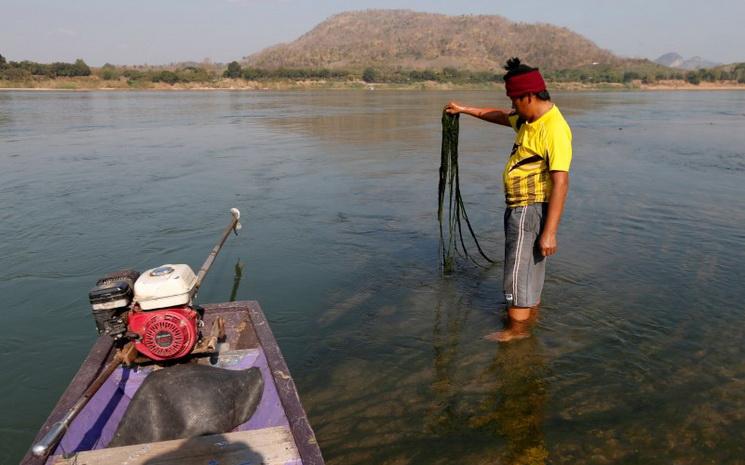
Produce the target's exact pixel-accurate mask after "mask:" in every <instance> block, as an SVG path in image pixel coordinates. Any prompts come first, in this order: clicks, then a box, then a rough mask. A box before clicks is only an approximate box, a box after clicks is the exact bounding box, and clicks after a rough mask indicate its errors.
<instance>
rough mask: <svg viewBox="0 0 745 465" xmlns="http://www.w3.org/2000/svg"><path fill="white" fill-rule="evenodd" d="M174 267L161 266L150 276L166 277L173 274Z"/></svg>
mask: <svg viewBox="0 0 745 465" xmlns="http://www.w3.org/2000/svg"><path fill="white" fill-rule="evenodd" d="M173 271H174V270H173V267H170V266H159V267H158V268H155V269H154V270H153V271H151V272H150V276H165V275H168V274H171V273H173Z"/></svg>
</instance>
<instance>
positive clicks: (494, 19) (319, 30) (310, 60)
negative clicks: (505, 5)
mask: <svg viewBox="0 0 745 465" xmlns="http://www.w3.org/2000/svg"><path fill="white" fill-rule="evenodd" d="M513 56H519V57H520V58H522V59H523V61H524V62H525V63H528V64H530V65H533V66H539V67H540V68H541V69H542V70H546V71H550V70H557V69H567V68H576V67H581V66H585V65H592V64H606V65H617V64H620V63H622V62H623V61H624V60H622V59H620V58H618V57H616V56H615V55H613V54H612V53H611V52H609V51H607V50H603V49H601V48H599V47H598V46H597V45H595V44H594V43H593V42H592V41H590V40H588V39H587V38H585V37H583V36H581V35H579V34H577V33H575V32H572V31H570V30H569V29H567V28H562V27H557V26H553V25H550V24H528V23H516V22H513V21H510V20H508V19H506V18H504V17H502V16H496V15H489V16H486V15H478V16H471V15H469V16H446V15H442V14H433V13H417V12H413V11H408V10H366V11H352V12H347V13H341V14H338V15H335V16H332V17H330V18H328V19H327V20H325V21H323V22H322V23H320V24H319V25H317V26H316V27H315V28H313V29H312V30H311V31H309V32H307V33H306V34H304V35H303V36H301V37H300V38H298V39H297V40H295V41H294V42H291V43H288V44H279V45H275V46H273V47H270V48H268V49H265V50H262V51H261V52H259V53H256V54H253V55H250V56H248V57H245V58H244V63H245V64H247V65H250V66H254V67H257V68H266V69H276V68H281V67H285V68H321V67H323V68H331V69H341V68H344V69H362V68H364V67H368V66H371V67H377V68H389V69H390V68H402V69H428V68H431V69H442V68H445V67H454V68H458V69H468V70H474V71H479V70H484V71H486V70H490V71H494V70H497V69H501V66H502V65H503V64H504V62H505V61H506V60H507V59H508V58H510V57H513Z"/></svg>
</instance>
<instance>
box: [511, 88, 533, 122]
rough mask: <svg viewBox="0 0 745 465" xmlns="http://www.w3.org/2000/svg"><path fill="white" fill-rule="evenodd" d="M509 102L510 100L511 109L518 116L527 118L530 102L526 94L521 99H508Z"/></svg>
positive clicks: (529, 96) (530, 99) (528, 95)
mask: <svg viewBox="0 0 745 465" xmlns="http://www.w3.org/2000/svg"><path fill="white" fill-rule="evenodd" d="M510 100H512V109H513V110H515V111H516V112H517V114H518V115H520V116H522V117H523V118H527V115H528V107H529V106H530V102H531V101H532V98H531V95H530V94H527V95H523V96H521V97H510Z"/></svg>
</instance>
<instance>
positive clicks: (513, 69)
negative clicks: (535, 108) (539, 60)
mask: <svg viewBox="0 0 745 465" xmlns="http://www.w3.org/2000/svg"><path fill="white" fill-rule="evenodd" d="M504 69H505V71H507V73H505V75H504V80H505V81H506V80H508V79H509V78H511V77H513V76H519V75H521V74H525V73H529V72H530V71H537V70H538V68H533V67H530V66H528V65H526V64H524V63H521V62H520V59H519V58H518V57H512V58H510V59H509V60H507V63H506V64H505V65H504ZM535 96H536V97H538V99H539V100H551V95H549V93H548V91H547V90H543V91H541V92H538V93H537V94H535Z"/></svg>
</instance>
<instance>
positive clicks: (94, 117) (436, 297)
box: [0, 91, 745, 465]
mask: <svg viewBox="0 0 745 465" xmlns="http://www.w3.org/2000/svg"><path fill="white" fill-rule="evenodd" d="M554 97H555V100H556V102H557V103H558V105H559V106H560V107H561V109H562V112H563V113H564V115H565V116H566V117H567V118H568V120H569V122H570V124H572V128H573V132H574V140H575V159H574V164H573V171H572V189H571V193H570V196H569V199H568V203H567V209H566V214H565V217H564V218H563V220H562V228H561V231H560V235H559V247H560V252H559V254H558V255H557V256H556V257H552V259H551V261H550V262H549V264H548V267H549V271H548V276H547V280H546V286H545V292H544V296H543V304H544V312H543V315H542V319H541V321H540V322H539V324H538V326H537V328H536V329H535V331H534V338H532V339H528V340H525V341H519V342H515V343H512V344H509V345H494V344H493V343H489V342H485V341H483V339H482V337H483V336H484V335H485V334H488V333H490V332H492V331H494V330H496V329H497V328H498V327H499V326H500V324H501V323H500V318H501V315H502V313H503V310H504V302H503V301H502V295H501V278H502V276H501V267H500V266H493V267H490V268H487V269H480V268H475V267H471V266H469V265H468V264H463V265H462V266H461V267H460V269H459V270H458V272H457V273H456V274H454V275H452V276H448V277H443V276H442V275H441V274H440V267H439V249H438V240H439V232H438V227H437V218H436V207H437V179H438V176H437V175H438V167H439V166H438V165H439V161H440V157H439V154H440V134H441V132H440V114H441V111H442V107H443V105H444V104H445V102H447V101H448V100H457V101H461V102H464V103H472V104H485V105H493V106H504V105H507V104H508V102H507V101H506V99H505V98H504V97H503V96H501V95H496V94H493V93H488V92H454V93H438V92H378V91H375V92H295V93H293V92H287V93H262V92H183V93H158V92H147V93H105V92H90V93H43V94H42V93H29V92H18V93H0V147H2V151H0V236H1V237H3V241H0V297H1V298H2V302H3V309H4V310H3V318H4V323H3V325H0V354H2V356H3V361H4V363H5V366H4V369H5V373H4V374H5V376H6V379H9V380H13V381H12V382H6V383H3V384H2V385H0V410H1V411H2V412H3V413H4V414H3V415H2V416H0V431H2V432H3V434H2V435H0V463H6V462H7V463H13V462H15V461H17V460H18V458H19V457H20V456H21V455H22V454H23V453H24V451H25V449H26V447H27V445H28V444H30V442H31V439H32V437H33V435H34V434H35V432H36V430H37V428H38V427H39V425H40V424H41V423H42V422H43V420H44V418H46V415H47V414H48V413H49V411H50V410H51V408H52V407H53V406H54V403H55V402H56V400H57V398H58V397H59V395H60V393H61V392H62V390H63V389H64V388H65V386H66V385H67V383H68V382H69V380H70V378H71V377H72V375H73V374H74V372H75V370H76V369H77V368H78V366H79V364H80V362H81V360H82V359H83V358H84V356H85V354H86V353H87V351H88V348H89V347H90V345H91V343H92V341H93V339H94V337H95V331H94V330H93V323H92V321H91V318H90V310H89V309H88V304H87V301H86V292H87V290H88V289H89V288H90V287H91V286H92V284H93V283H94V282H95V280H96V279H97V278H98V277H100V276H101V275H103V274H104V273H106V272H109V271H111V270H114V269H120V268H123V267H132V268H136V269H140V270H143V269H146V268H149V267H153V266H157V265H160V264H163V263H179V262H183V263H189V264H190V265H192V267H196V266H198V265H199V264H201V262H202V261H203V259H204V256H205V255H206V253H207V252H208V251H209V250H210V248H211V247H212V246H213V242H214V238H215V237H216V236H217V234H219V232H220V231H221V228H222V224H223V220H224V218H226V217H227V216H226V215H228V209H229V208H230V207H233V206H235V207H238V208H239V209H241V211H242V216H243V217H244V218H245V221H244V222H243V223H244V228H243V230H242V231H241V234H240V235H239V236H238V237H236V238H233V239H231V240H230V241H228V242H227V243H226V245H225V248H224V250H223V251H222V252H221V255H220V257H219V258H218V260H217V261H216V262H215V264H214V267H213V269H212V271H211V272H210V274H209V275H208V276H207V278H206V280H205V282H204V285H203V286H202V288H201V289H200V302H202V303H205V302H219V301H223V300H225V299H226V297H228V296H229V299H230V300H233V299H236V300H243V299H256V300H259V301H260V302H261V304H262V306H263V308H264V311H265V313H266V314H267V316H268V318H269V320H270V322H271V324H272V329H273V331H274V333H275V335H276V336H277V339H278V341H279V343H280V346H281V347H282V350H283V353H284V356H285V358H286V360H287V362H288V365H289V366H290V369H291V370H292V373H293V377H294V378H295V381H296V383H297V385H298V388H299V390H300V394H301V399H302V401H303V404H304V405H305V407H306V409H307V411H308V413H309V417H310V420H311V423H312V425H313V427H314V429H315V431H316V433H317V437H318V440H319V442H320V444H321V448H322V450H323V453H324V456H325V457H326V459H327V462H328V463H329V464H330V465H336V464H340V465H341V464H344V465H355V464H368V463H375V464H391V465H393V464H395V465H403V464H406V465H416V464H428V465H429V464H454V463H457V464H465V465H472V464H494V463H503V464H544V463H545V464H548V463H551V464H572V465H574V464H604V463H613V464H619V463H621V464H623V463H628V464H637V463H644V464H660V465H662V464H665V465H667V464H669V463H678V464H684V465H688V464H691V465H693V464H701V463H717V464H738V463H742V457H745V446H744V444H745V389H743V383H745V346H743V345H742V344H741V341H742V340H743V339H744V338H745V312H743V310H745V307H744V306H743V303H742V302H745V290H744V289H743V287H742V286H741V283H743V282H745V271H744V270H743V267H742V266H741V264H742V263H743V261H745V249H744V248H743V247H742V244H743V241H745V232H743V231H745V207H744V206H743V203H742V202H741V201H740V200H741V199H742V198H743V197H745V184H743V182H742V173H743V169H744V168H743V163H744V162H745V152H743V150H742V147H745V131H742V128H743V123H745V115H743V112H742V108H743V107H744V106H745V94H743V93H738V92H700V93H690V92H670V93H582V94H556V95H555V96H554ZM60 115H64V117H61V116H60ZM511 138H512V134H510V132H509V131H508V130H505V129H504V128H497V127H495V126H492V125H488V124H486V123H483V122H480V121H478V120H475V119H473V118H471V119H466V120H461V141H460V144H459V149H460V176H461V187H462V190H463V197H464V200H465V202H466V203H467V207H468V211H469V217H470V219H471V220H472V222H473V224H474V227H475V229H476V232H477V233H478V234H479V237H480V241H482V245H483V246H484V247H485V248H486V251H487V253H492V254H494V255H496V256H499V255H501V250H502V247H503V242H502V241H503V238H502V231H501V221H500V218H501V214H502V208H503V207H502V205H503V198H502V192H501V187H500V185H501V183H500V173H501V166H502V163H503V161H504V157H505V156H506V154H507V152H508V151H509V148H510V147H511V146H512V140H511ZM482 238H483V239H482Z"/></svg>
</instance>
